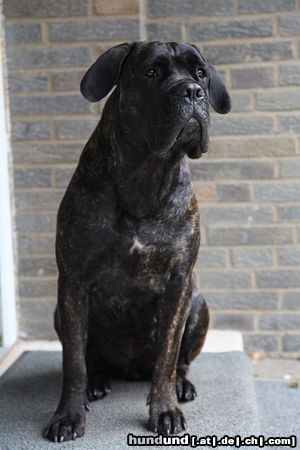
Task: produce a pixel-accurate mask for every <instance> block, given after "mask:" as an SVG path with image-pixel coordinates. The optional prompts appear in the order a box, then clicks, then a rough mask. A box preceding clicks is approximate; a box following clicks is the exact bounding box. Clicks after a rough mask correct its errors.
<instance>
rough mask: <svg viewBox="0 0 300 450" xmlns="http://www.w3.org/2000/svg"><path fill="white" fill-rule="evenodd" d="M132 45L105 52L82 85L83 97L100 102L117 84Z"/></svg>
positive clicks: (118, 46) (122, 45)
mask: <svg viewBox="0 0 300 450" xmlns="http://www.w3.org/2000/svg"><path fill="white" fill-rule="evenodd" d="M130 48H131V46H130V44H128V43H124V44H120V45H117V46H116V47H112V48H110V49H109V50H107V51H106V52H104V53H103V54H102V55H101V56H100V57H99V58H98V59H97V61H95V62H94V64H93V65H92V66H91V67H90V68H89V70H88V71H87V72H86V74H85V75H84V77H83V79H82V80H81V83H80V90H81V93H82V95H83V96H84V97H85V98H87V99H88V100H89V101H90V102H98V101H99V100H101V99H102V98H103V97H105V96H106V95H107V94H108V93H109V91H110V90H111V89H112V88H113V86H114V85H115V84H116V83H117V81H118V78H119V75H120V71H121V67H122V63H123V62H124V60H125V58H126V56H127V55H128V54H129V51H130Z"/></svg>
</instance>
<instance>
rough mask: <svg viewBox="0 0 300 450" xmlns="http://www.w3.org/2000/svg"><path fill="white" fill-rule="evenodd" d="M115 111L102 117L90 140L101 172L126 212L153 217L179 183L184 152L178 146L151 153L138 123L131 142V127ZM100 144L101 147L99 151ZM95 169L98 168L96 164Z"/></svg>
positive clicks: (132, 133) (135, 215) (136, 215)
mask: <svg viewBox="0 0 300 450" xmlns="http://www.w3.org/2000/svg"><path fill="white" fill-rule="evenodd" d="M107 107H108V108H109V107H111V105H106V108H107ZM115 111H116V110H114V113H113V114H104V115H103V117H102V119H101V121H100V122H99V125H98V127H97V129H96V130H95V133H94V135H93V136H92V137H91V140H90V142H91V144H90V145H91V148H92V150H93V152H94V158H95V159H96V160H98V166H99V168H100V167H101V172H103V170H105V171H108V172H109V173H110V175H111V178H112V180H113V182H114V187H115V192H116V195H117V197H118V204H119V205H120V206H121V207H122V208H123V209H124V210H126V211H127V212H128V213H129V214H131V215H132V216H134V217H137V218H142V217H145V216H149V215H154V214H155V213H156V211H159V210H160V209H161V207H162V206H163V205H164V204H165V203H166V202H167V200H168V198H169V197H170V195H171V194H172V192H173V191H174V190H175V188H176V186H177V184H178V180H179V177H180V165H181V164H180V162H181V160H182V158H183V156H184V153H183V151H182V149H181V148H180V147H179V146H178V145H177V146H176V145H173V146H170V148H166V149H164V151H163V152H153V151H149V146H148V145H147V143H145V142H143V141H141V140H140V139H141V136H143V132H142V130H141V129H140V128H138V127H139V124H136V125H135V130H133V129H131V130H130V132H129V133H128V136H130V140H129V138H128V140H127V139H126V133H124V127H126V126H130V124H128V123H124V122H122V119H121V118H120V115H119V114H116V113H115ZM107 118H109V119H107ZM137 129H138V133H136V130H137ZM120 130H122V137H121V133H120ZM124 134H125V138H124ZM132 136H136V139H135V138H132ZM99 144H100V148H96V147H99ZM94 158H93V159H94ZM93 166H94V168H95V167H96V166H97V164H96V165H93Z"/></svg>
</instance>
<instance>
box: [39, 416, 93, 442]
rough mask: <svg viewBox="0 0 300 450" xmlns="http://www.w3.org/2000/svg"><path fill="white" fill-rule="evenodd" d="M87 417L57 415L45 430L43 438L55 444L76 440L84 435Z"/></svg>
mask: <svg viewBox="0 0 300 450" xmlns="http://www.w3.org/2000/svg"><path fill="white" fill-rule="evenodd" d="M84 429H85V415H82V414H76V413H75V414H74V413H73V414H72V413H69V412H66V413H64V414H63V413H55V414H54V416H53V417H52V419H51V420H50V423H49V424H48V426H47V427H46V428H45V430H44V433H43V437H44V438H46V439H49V441H53V442H65V441H70V440H71V439H73V440H75V439H76V438H79V437H81V436H83V435H84Z"/></svg>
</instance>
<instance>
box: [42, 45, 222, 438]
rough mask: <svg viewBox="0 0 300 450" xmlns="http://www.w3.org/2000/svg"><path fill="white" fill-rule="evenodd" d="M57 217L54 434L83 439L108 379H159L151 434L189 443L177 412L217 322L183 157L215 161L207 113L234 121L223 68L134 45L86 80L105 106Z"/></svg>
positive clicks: (176, 51) (110, 54) (194, 54)
mask: <svg viewBox="0 0 300 450" xmlns="http://www.w3.org/2000/svg"><path fill="white" fill-rule="evenodd" d="M115 85H116V87H115V89H114V91H113V93H112V94H111V96H110V97H109V99H108V101H107V102H106V105H105V108H104V111H103V115H102V118H101V120H100V122H99V124H98V126H97V127H96V129H95V131H94V133H93V134H92V136H91V138H90V139H89V141H88V143H87V144H86V146H85V148H84V150H83V153H82V155H81V158H80V161H79V164H78V167H77V169H76V171H75V173H74V175H73V178H72V180H71V182H70V184H69V187H68V189H67V191H66V193H65V195H64V198H63V200H62V203H61V205H60V208H59V212H58V223H57V240H56V255H57V264H58V269H59V279H58V303H57V308H56V311H55V329H56V331H57V333H58V335H59V338H60V340H61V342H62V345H63V389H62V395H61V399H60V403H59V405H58V408H57V410H56V412H55V414H54V416H53V418H52V419H51V421H50V424H49V425H48V427H47V429H46V430H45V437H47V438H49V439H50V440H52V441H59V442H62V441H67V440H70V439H75V438H76V437H79V436H82V435H83V434H84V428H85V415H86V413H85V410H86V409H87V401H88V400H90V401H92V400H97V399H100V398H102V397H104V396H105V395H106V394H107V393H108V392H109V391H110V379H111V378H115V377H122V378H125V379H130V380H136V379H140V378H142V379H147V378H150V377H151V378H152V384H151V390H150V394H149V399H148V402H149V407H150V408H149V409H150V418H149V422H148V425H149V429H150V430H151V431H153V432H155V433H156V432H159V433H164V434H169V433H178V432H180V431H182V430H183V429H185V427H186V422H185V419H184V416H183V414H182V412H181V411H180V409H179V407H178V401H179V402H185V401H190V400H193V399H194V398H195V396H196V390H195V387H194V386H193V384H192V383H191V382H190V381H189V380H188V379H187V378H186V375H187V371H188V367H189V364H190V363H191V361H192V360H193V359H194V358H195V356H196V355H197V354H198V353H199V352H200V350H201V347H202V345H203V342H204V339H205V335H206V332H207V328H208V322H209V315H208V309H207V306H206V303H205V300H204V298H203V297H202V296H201V295H200V294H199V292H198V291H197V289H196V287H195V285H194V283H193V280H192V270H193V267H194V264H195V261H196V258H197V253H198V247H199V243H200V232H199V213H198V207H197V201H196V197H195V195H194V194H193V190H192V186H191V176H190V172H189V169H188V165H187V158H186V155H187V156H188V157H190V158H199V157H200V156H201V154H202V153H205V152H207V145H208V134H207V129H208V124H209V108H208V103H210V104H211V106H212V107H213V109H214V110H215V111H217V112H219V113H221V114H224V113H227V112H228V111H229V110H230V98H229V95H228V93H227V91H226V88H225V86H224V84H223V83H222V81H221V79H220V78H219V76H218V75H217V73H216V71H215V69H214V68H213V67H212V66H211V65H210V64H209V63H208V62H207V61H206V60H205V59H204V57H203V56H202V55H201V53H200V52H199V50H198V49H197V48H196V47H195V46H194V45H191V44H178V43H175V42H167V43H162V42H150V43H147V42H135V43H133V44H127V43H125V44H122V45H118V46H116V47H114V48H111V49H110V50H108V51H106V52H105V53H104V54H103V55H102V56H100V58H99V59H98V60H97V61H96V62H95V63H94V64H93V65H92V66H91V68H90V69H89V70H88V71H87V73H86V74H85V76H84V78H83V80H82V82H81V91H82V94H83V95H84V96H85V97H86V98H87V99H88V100H90V101H91V102H97V101H99V100H101V99H102V98H103V97H105V96H106V95H107V94H108V93H109V92H110V91H111V89H112V88H113V87H114V86H115Z"/></svg>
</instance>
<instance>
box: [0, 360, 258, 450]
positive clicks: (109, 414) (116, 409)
mask: <svg viewBox="0 0 300 450" xmlns="http://www.w3.org/2000/svg"><path fill="white" fill-rule="evenodd" d="M190 379H191V381H192V382H194V384H195V385H196V388H197V391H198V397H197V398H196V400H195V401H193V402H191V403H187V404H184V405H182V410H183V411H184V413H185V417H186V420H187V424H188V429H187V432H188V433H190V434H194V435H197V436H207V435H211V434H215V435H217V436H219V437H221V436H223V435H225V434H227V435H231V436H234V435H236V434H240V435H251V434H259V425H258V415H257V406H256V399H255V389H254V383H253V380H252V378H251V366H250V364H249V361H248V358H247V357H246V356H245V355H244V354H243V353H242V352H228V353H203V354H202V355H200V356H199V357H198V358H197V360H196V361H195V362H194V363H193V364H192V369H191V373H190ZM60 388H61V353H60V352H26V353H24V354H23V355H22V356H21V357H20V358H19V360H18V361H17V362H16V363H15V364H14V365H13V366H12V367H11V368H10V369H9V370H8V371H7V372H6V373H5V374H4V375H3V377H2V378H0V448H1V450H33V449H34V450H44V449H52V450H53V449H80V450H85V449H93V450H102V449H103V450H117V449H124V448H129V447H128V446H127V444H126V442H127V434H128V433H133V434H136V435H146V434H150V433H148V432H147V431H146V429H145V425H146V422H147V418H148V410H147V407H146V397H147V394H148V392H149V384H148V383H146V382H121V381H118V382H113V385H112V392H111V393H110V394H109V395H108V396H107V397H106V398H105V399H104V400H99V401H97V402H95V403H92V404H91V405H90V412H89V413H88V414H87V427H86V432H85V436H84V437H83V438H80V439H78V440H76V441H71V442H65V443H62V444H55V443H50V442H48V441H46V440H44V439H43V438H42V429H43V427H44V426H45V425H46V424H47V422H48V420H49V418H50V417H51V415H52V414H53V412H54V410H55V408H56V406H57V402H58V400H59V395H60ZM139 448H146V447H139ZM152 448H154V447H152ZM159 448H163V447H159ZM168 448H170V447H168ZM177 448H178V447H177ZM185 448H187V447H185ZM202 448H203V447H202Z"/></svg>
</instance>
